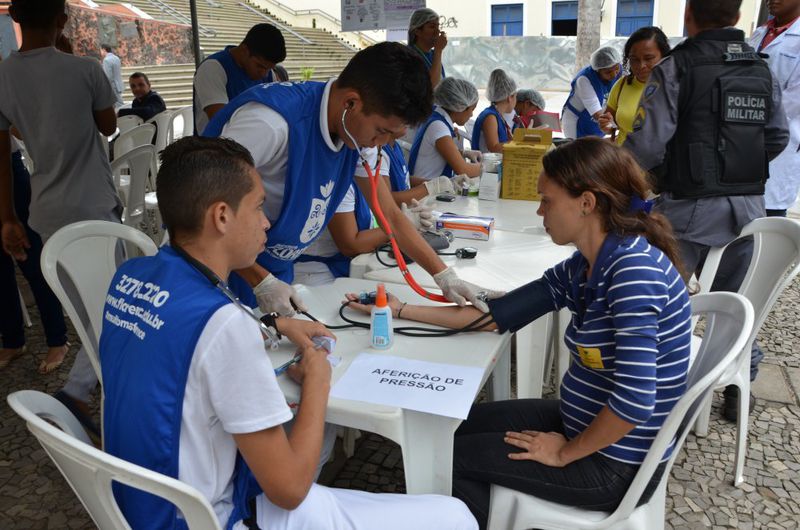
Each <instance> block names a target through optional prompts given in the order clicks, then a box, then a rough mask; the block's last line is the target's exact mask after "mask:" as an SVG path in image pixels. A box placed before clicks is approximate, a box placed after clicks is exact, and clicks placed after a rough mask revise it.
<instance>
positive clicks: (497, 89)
mask: <svg viewBox="0 0 800 530" xmlns="http://www.w3.org/2000/svg"><path fill="white" fill-rule="evenodd" d="M516 91H517V84H516V83H515V82H514V80H513V79H511V78H510V77H508V74H507V73H505V72H504V71H503V69H502V68H497V69H496V70H492V73H491V74H489V83H488V84H487V85H486V99H488V100H489V101H491V102H495V101H503V100H504V99H506V98H507V97H508V96H510V95H512V94H514V93H516Z"/></svg>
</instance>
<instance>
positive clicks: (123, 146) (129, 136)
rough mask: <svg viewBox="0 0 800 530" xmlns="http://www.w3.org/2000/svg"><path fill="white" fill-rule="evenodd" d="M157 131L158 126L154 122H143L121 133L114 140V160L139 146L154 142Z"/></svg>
mask: <svg viewBox="0 0 800 530" xmlns="http://www.w3.org/2000/svg"><path fill="white" fill-rule="evenodd" d="M155 133H156V126H155V125H153V124H152V123H143V124H141V125H139V126H138V127H134V128H133V129H129V130H127V131H125V132H123V133H120V135H119V136H117V139H116V140H114V160H116V159H117V158H119V157H121V156H122V155H124V154H125V153H129V152H131V151H133V150H134V149H135V148H137V147H139V146H142V145H150V144H152V143H153V135H154V134H155Z"/></svg>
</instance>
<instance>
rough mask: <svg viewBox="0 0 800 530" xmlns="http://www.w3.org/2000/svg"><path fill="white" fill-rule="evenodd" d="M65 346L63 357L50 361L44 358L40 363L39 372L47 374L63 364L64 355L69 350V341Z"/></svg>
mask: <svg viewBox="0 0 800 530" xmlns="http://www.w3.org/2000/svg"><path fill="white" fill-rule="evenodd" d="M63 348H66V350H65V351H64V355H62V356H61V359H59V360H57V361H50V362H47V360H46V359H42V362H41V363H39V373H40V374H42V375H47V374H49V373H50V372H54V371H55V370H57V369H58V367H59V366H61V363H63V362H64V357H66V356H67V353H68V352H69V342H68V343H66V344H64V346H63Z"/></svg>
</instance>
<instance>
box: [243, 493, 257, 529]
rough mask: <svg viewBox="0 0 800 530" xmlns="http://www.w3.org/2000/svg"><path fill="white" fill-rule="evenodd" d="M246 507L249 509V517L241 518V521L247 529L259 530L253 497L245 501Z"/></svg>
mask: <svg viewBox="0 0 800 530" xmlns="http://www.w3.org/2000/svg"><path fill="white" fill-rule="evenodd" d="M247 507H248V508H249V509H250V517H248V518H247V519H242V523H244V525H245V526H246V527H247V528H248V529H249V530H260V529H259V528H258V518H257V517H256V498H255V497H252V498H251V499H250V500H249V501H247Z"/></svg>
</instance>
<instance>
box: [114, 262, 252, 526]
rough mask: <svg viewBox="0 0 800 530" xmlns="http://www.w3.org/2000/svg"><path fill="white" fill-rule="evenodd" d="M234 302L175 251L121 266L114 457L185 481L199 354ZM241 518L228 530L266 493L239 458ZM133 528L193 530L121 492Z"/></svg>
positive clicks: (155, 504)
mask: <svg viewBox="0 0 800 530" xmlns="http://www.w3.org/2000/svg"><path fill="white" fill-rule="evenodd" d="M229 303H230V301H229V300H228V298H226V297H225V295H224V294H223V293H222V292H220V291H219V290H218V289H217V288H215V287H214V286H213V285H211V282H210V281H209V280H208V279H207V278H206V277H205V276H203V275H202V274H201V273H200V272H199V271H198V270H197V269H195V268H194V267H193V266H192V265H190V264H189V263H187V262H186V260H184V259H183V258H182V257H180V256H179V255H178V254H177V253H176V252H175V250H173V249H172V248H171V247H169V246H165V247H162V248H161V249H160V250H159V252H158V254H156V255H155V256H152V257H144V258H136V259H132V260H129V261H127V262H125V263H124V264H122V265H121V266H120V268H119V270H118V271H117V273H116V274H115V275H114V279H113V280H112V282H111V287H110V288H109V292H108V295H107V297H106V304H105V307H104V309H103V331H102V333H101V335H100V364H101V366H102V370H103V392H104V394H105V402H104V411H103V431H104V434H103V442H104V444H105V450H106V452H108V453H109V454H112V455H114V456H117V457H120V458H123V459H125V460H127V461H129V462H133V463H134V464H137V465H140V466H142V467H146V468H148V469H152V470H153V471H156V472H158V473H162V474H164V475H167V476H170V477H173V478H176V479H177V478H178V451H179V448H180V434H181V417H182V414H183V398H184V393H185V391H186V380H187V377H188V375H189V366H190V364H191V362H192V356H193V355H194V349H195V346H196V345H197V341H198V339H199V338H200V334H201V333H202V331H203V329H204V328H205V326H206V324H207V322H208V320H209V319H210V318H211V316H212V315H213V314H214V313H215V312H216V311H217V310H218V309H219V308H220V307H222V306H224V305H226V304H229ZM233 480H234V494H233V495H234V496H233V501H234V510H233V514H232V515H231V518H230V520H229V521H227V525H226V528H231V527H232V525H233V524H234V523H235V522H237V521H239V520H241V519H243V518H246V517H247V516H248V514H247V500H248V499H249V498H251V497H253V496H255V495H257V494H258V493H260V489H258V486H257V484H256V482H255V479H254V478H253V477H252V474H251V473H250V471H249V469H247V466H246V465H245V464H244V460H243V459H242V458H241V456H238V457H237V462H236V471H235V473H234V478H233ZM113 487H114V496H115V498H116V500H117V503H118V504H119V507H120V509H121V510H122V513H123V514H124V515H125V518H126V519H127V521H128V523H129V524H130V525H131V528H133V529H134V530H138V529H150V528H159V529H170V530H183V529H186V528H187V526H186V521H184V520H183V519H182V518H178V513H177V509H176V508H175V506H174V505H173V504H172V503H170V502H168V501H166V500H163V499H161V498H159V497H155V496H153V495H150V494H149V493H145V492H142V491H140V490H136V489H133V488H130V487H128V486H123V485H121V484H117V483H115V484H114V486H113Z"/></svg>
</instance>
